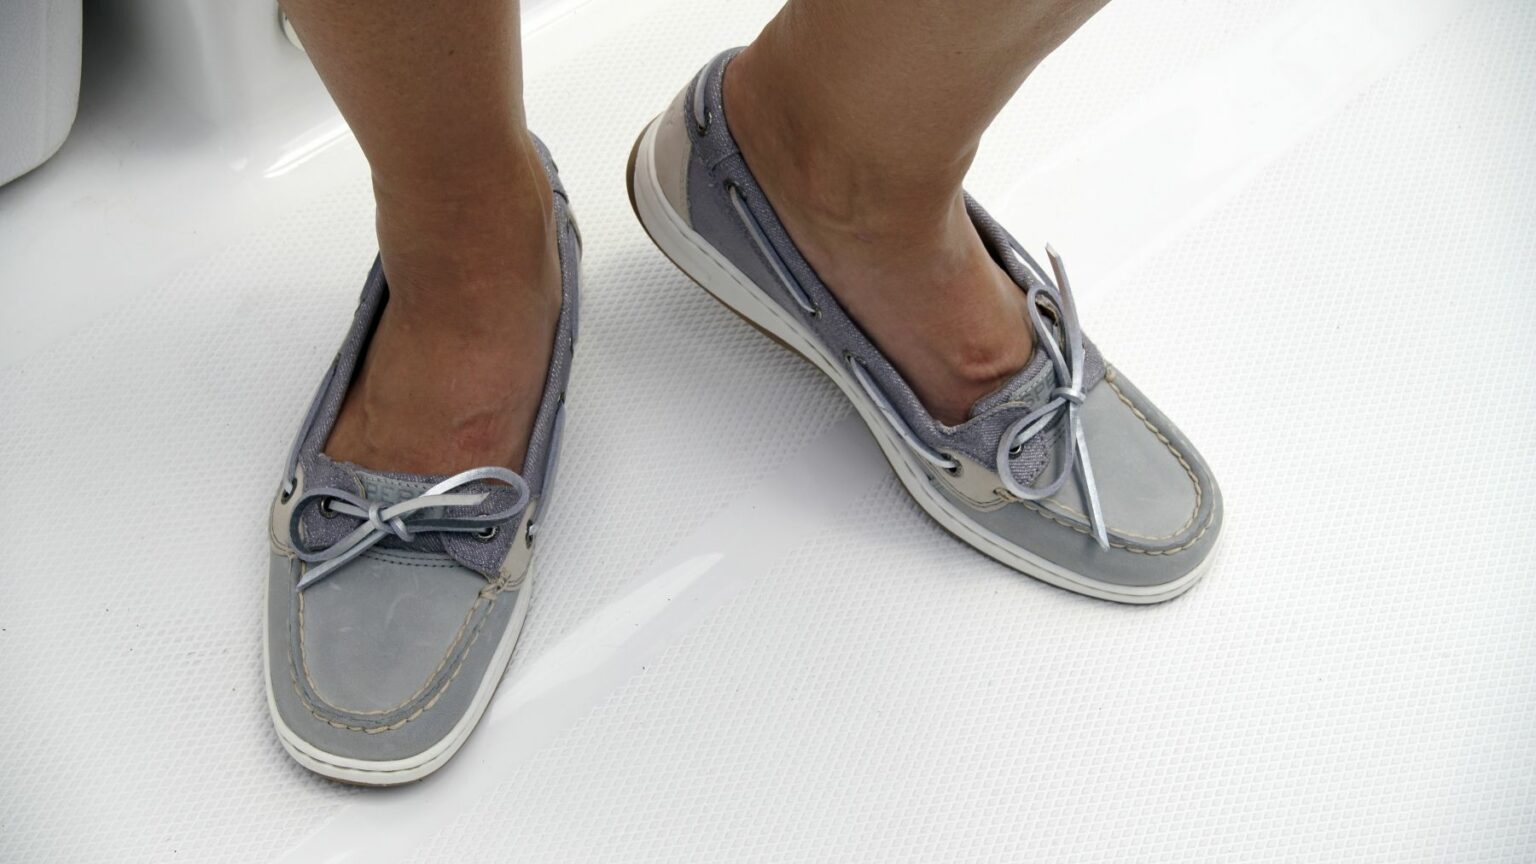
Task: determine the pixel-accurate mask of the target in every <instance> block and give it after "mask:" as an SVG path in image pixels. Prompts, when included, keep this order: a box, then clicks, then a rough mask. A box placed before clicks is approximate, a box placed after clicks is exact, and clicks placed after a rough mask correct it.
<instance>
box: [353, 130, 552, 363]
mask: <svg viewBox="0 0 1536 864" xmlns="http://www.w3.org/2000/svg"><path fill="white" fill-rule="evenodd" d="M483 167H484V171H483V172H482V175H481V176H480V177H479V178H478V180H477V181H476V182H474V183H454V184H442V185H435V186H434V185H432V184H426V183H420V182H416V183H412V184H404V183H392V182H389V181H387V180H386V179H384V178H379V177H375V180H374V188H375V198H376V200H377V202H378V211H377V226H378V235H379V251H380V255H381V257H382V259H383V262H384V271H385V274H386V275H387V277H388V279H389V286H390V305H391V307H392V308H393V309H394V310H395V314H399V315H406V316H409V318H410V319H411V320H412V322H413V323H414V324H415V325H416V326H418V327H426V328H430V327H434V326H440V327H442V328H443V329H445V330H450V331H453V332H454V333H456V334H458V335H461V336H472V335H473V334H475V333H477V332H482V331H485V332H491V331H495V330H498V329H501V328H502V327H504V326H505V324H506V323H507V321H509V320H511V319H512V318H515V317H529V316H532V317H534V318H535V319H538V318H542V317H553V315H555V314H558V310H559V304H560V264H559V252H558V246H557V231H556V227H555V222H554V199H553V194H552V192H551V190H550V187H549V182H548V180H547V178H546V176H545V174H544V171H543V167H542V164H541V163H540V161H539V158H538V154H537V152H536V151H534V150H533V148H532V145H531V143H530V144H529V147H528V151H527V153H521V152H519V153H514V154H511V155H509V157H508V158H507V159H506V160H504V161H503V160H498V164H495V165H487V166H483ZM540 313H549V314H548V315H541V314H540Z"/></svg>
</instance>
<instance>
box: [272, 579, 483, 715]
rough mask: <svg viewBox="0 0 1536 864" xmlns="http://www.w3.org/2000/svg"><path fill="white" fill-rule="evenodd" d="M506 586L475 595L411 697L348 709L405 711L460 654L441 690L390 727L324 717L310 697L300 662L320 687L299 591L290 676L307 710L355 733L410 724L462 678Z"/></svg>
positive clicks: (307, 677) (310, 682)
mask: <svg viewBox="0 0 1536 864" xmlns="http://www.w3.org/2000/svg"><path fill="white" fill-rule="evenodd" d="M504 585H505V580H498V581H497V582H495V583H491V584H490V585H487V586H486V587H485V588H482V589H481V590H480V593H479V596H478V597H476V598H475V603H474V605H473V606H471V607H470V608H469V611H468V612H467V613H465V615H464V621H463V622H462V623H461V624H460V625H459V630H458V632H457V633H455V634H454V639H453V642H452V643H450V644H449V646H448V649H447V650H446V651H445V652H444V653H443V658H442V660H440V661H439V662H438V664H437V668H435V669H433V670H432V674H431V675H428V676H427V679H426V681H425V683H423V684H422V685H421V687H420V688H418V689H417V691H416V692H415V693H413V694H412V695H411V696H409V697H408V698H406V699H404V700H402V701H401V702H399V703H398V704H396V705H395V706H393V707H391V708H387V709H385V710H382V711H348V712H347V713H349V714H354V715H357V716H360V717H365V716H384V715H388V714H391V713H393V712H396V711H399V710H401V709H402V708H404V707H405V706H407V705H409V704H411V703H412V702H414V701H416V700H418V699H420V698H421V697H422V695H424V694H425V693H426V692H427V690H429V689H430V688H431V687H432V686H433V682H434V681H437V680H438V677H439V676H440V675H441V674H442V671H443V669H444V668H445V667H446V666H447V665H448V662H449V661H450V660H451V659H452V658H453V656H454V654H455V653H457V654H458V656H459V661H458V664H457V665H456V666H455V667H454V670H453V673H452V674H450V675H449V676H448V678H447V679H446V680H442V681H441V683H440V684H439V685H438V689H437V692H436V693H434V694H433V695H432V698H431V699H430V700H428V702H427V703H426V704H425V705H423V706H422V707H420V708H418V709H417V710H416V711H414V712H412V713H411V714H410V715H409V716H407V717H404V718H402V719H400V720H397V721H395V722H394V723H391V724H389V725H387V726H357V725H352V724H348V723H343V722H341V721H339V720H335V719H332V718H330V717H326V716H324V715H323V714H322V713H321V710H322V709H321V708H320V706H318V705H316V704H315V703H314V702H313V701H312V700H310V698H309V696H308V694H306V693H305V692H304V688H302V687H300V686H299V680H298V674H297V668H298V667H299V666H300V665H302V666H303V668H304V681H305V683H307V684H308V685H309V687H310V689H312V690H314V691H315V692H316V693H319V688H318V687H317V686H316V685H315V681H314V679H313V678H312V677H310V672H309V654H308V651H307V650H306V647H305V640H304V595H303V594H299V595H298V600H299V609H298V614H297V621H298V631H299V654H300V655H301V656H300V657H295V658H291V659H292V661H293V662H290V663H289V664H288V675H289V678H290V680H291V681H292V683H293V689H294V692H295V693H297V694H298V696H299V699H300V701H302V702H303V703H304V707H305V709H306V710H308V711H309V713H310V714H311V715H312V716H313V717H314V718H315V719H316V720H320V721H322V722H324V723H326V724H328V725H331V726H334V727H336V728H338V729H347V730H351V731H354V732H367V733H370V734H372V733H377V732H389V731H393V730H395V729H399V728H400V727H401V726H404V725H405V724H406V723H409V722H411V721H412V720H415V719H416V718H417V717H420V716H421V715H422V714H423V713H425V712H426V711H427V710H428V709H430V708H431V707H432V706H433V705H436V704H437V702H438V700H439V699H441V698H442V695H443V693H445V692H447V690H448V686H449V685H450V684H452V683H453V681H454V679H456V678H458V676H459V672H461V671H462V670H463V668H464V663H465V661H466V660H468V658H469V653H470V649H471V648H473V647H474V644H475V642H476V640H478V639H479V638H480V632H481V630H482V629H483V628H484V627H485V622H486V621H488V620H490V617H491V612H492V611H493V610H494V609H495V608H496V601H497V600H498V599H499V598H500V595H501V593H502V589H503V587H504ZM482 604H485V614H483V615H481V616H480V620H479V622H478V623H477V624H476V625H475V628H474V631H473V632H472V634H471V637H470V640H469V642H468V643H466V644H465V645H464V647H463V650H462V651H459V650H458V646H459V643H460V642H461V641H463V638H464V633H465V630H466V629H467V628H468V627H469V622H470V621H471V620H472V619H473V618H474V617H475V613H476V612H477V611H478V610H479V609H480V608H481V605H482Z"/></svg>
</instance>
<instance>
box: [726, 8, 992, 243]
mask: <svg viewBox="0 0 1536 864" xmlns="http://www.w3.org/2000/svg"><path fill="white" fill-rule="evenodd" d="M764 40H768V33H767V32H766V31H765V33H764V36H763V37H760V39H759V42H756V43H753V45H752V46H749V47H748V48H747V49H746V50H745V51H743V52H742V53H741V54H739V55H737V57H736V58H735V59H734V60H732V61H731V63H730V65H729V66H727V67H726V72H725V82H724V92H723V98H724V101H725V109H726V115H727V117H728V118H729V122H730V125H731V132H732V134H733V135H734V137H735V139H736V143H737V144H738V145H739V146H740V148H741V151H742V156H743V158H745V160H746V162H747V164H748V165H749V166H750V167H751V169H752V172H753V175H754V176H755V177H757V178H758V180H759V182H760V183H761V184H762V185H763V187H764V190H765V192H767V194H768V197H769V198H770V199H771V200H773V201H774V205H775V208H777V209H789V210H791V211H792V212H793V218H794V219H795V220H796V221H799V222H802V223H805V224H806V225H807V226H808V227H814V228H815V229H816V230H817V231H818V232H819V233H827V234H833V235H844V236H847V237H851V238H857V239H858V240H859V241H860V242H861V243H864V244H868V245H876V246H880V247H888V248H893V249H901V248H910V244H911V243H912V242H913V241H918V242H925V243H926V242H931V241H932V238H934V237H935V236H937V234H938V233H939V232H938V231H937V230H936V229H939V228H941V227H942V226H943V225H944V224H945V222H946V221H948V220H949V219H950V218H951V217H952V215H953V212H954V208H955V205H956V203H957V202H959V201H960V200H961V198H962V194H963V193H962V183H963V181H964V178H965V173H966V171H967V170H968V169H969V167H970V164H971V161H972V159H973V157H974V155H975V148H974V147H973V146H962V147H960V148H959V149H958V150H957V151H955V152H945V153H943V154H919V153H914V152H913V151H912V149H911V147H909V146H897V142H896V141H895V140H893V139H888V138H886V137H882V136H879V135H874V134H871V133H870V130H868V129H866V128H864V125H865V124H863V123H861V122H859V121H858V120H855V119H852V118H849V117H847V116H846V114H844V113H843V112H842V111H839V110H826V111H823V110H819V109H818V108H817V107H816V106H817V105H818V104H822V103H825V102H827V100H828V99H829V98H830V97H828V96H827V95H826V94H824V93H816V94H814V96H813V97H812V98H806V94H804V93H802V92H801V91H802V89H803V88H802V87H800V86H798V85H792V84H790V83H789V82H790V81H791V80H793V79H794V78H795V77H796V76H797V75H798V74H799V73H798V72H797V70H792V69H790V70H786V69H781V68H779V65H780V64H779V63H778V60H777V59H776V54H777V53H782V52H774V51H772V50H770V49H762V48H760V43H761V42H763V41H764ZM769 41H771V40H769ZM832 107H833V108H834V109H835V108H836V107H837V106H832Z"/></svg>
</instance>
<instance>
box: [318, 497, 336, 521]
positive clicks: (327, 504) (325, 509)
mask: <svg viewBox="0 0 1536 864" xmlns="http://www.w3.org/2000/svg"><path fill="white" fill-rule="evenodd" d="M316 506H317V508H318V509H319V510H320V515H321V516H324V517H325V518H327V519H335V518H336V511H335V510H332V509H331V499H329V498H321V499H320V503H319V504H318V505H316Z"/></svg>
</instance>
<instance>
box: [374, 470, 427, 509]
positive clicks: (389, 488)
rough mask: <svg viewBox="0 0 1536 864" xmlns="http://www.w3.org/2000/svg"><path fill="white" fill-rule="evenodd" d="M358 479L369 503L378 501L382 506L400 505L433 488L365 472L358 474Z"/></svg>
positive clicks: (416, 482) (425, 484)
mask: <svg viewBox="0 0 1536 864" xmlns="http://www.w3.org/2000/svg"><path fill="white" fill-rule="evenodd" d="M357 479H358V481H359V482H361V483H362V484H363V495H364V496H365V497H366V498H367V499H368V500H369V501H377V502H379V503H381V504H398V503H400V502H401V501H404V500H405V499H407V498H415V497H416V496H418V495H420V494H422V493H423V492H426V491H427V490H428V489H430V488H432V487H431V484H429V483H422V482H419V481H415V480H398V479H395V478H394V477H381V476H379V475H377V474H369V473H367V472H364V471H359V472H357Z"/></svg>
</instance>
